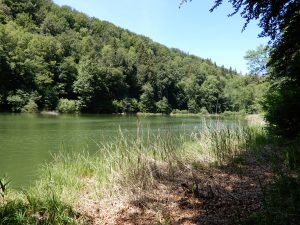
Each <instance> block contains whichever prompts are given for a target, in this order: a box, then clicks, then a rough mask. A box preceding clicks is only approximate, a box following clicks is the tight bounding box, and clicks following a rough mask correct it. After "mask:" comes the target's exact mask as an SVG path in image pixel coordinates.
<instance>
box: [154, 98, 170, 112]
mask: <svg viewBox="0 0 300 225" xmlns="http://www.w3.org/2000/svg"><path fill="white" fill-rule="evenodd" d="M155 106H156V110H157V112H158V113H164V114H170V113H171V111H172V109H171V107H170V105H169V103H168V99H167V98H166V97H163V99H162V100H160V101H158V102H156V103H155Z"/></svg>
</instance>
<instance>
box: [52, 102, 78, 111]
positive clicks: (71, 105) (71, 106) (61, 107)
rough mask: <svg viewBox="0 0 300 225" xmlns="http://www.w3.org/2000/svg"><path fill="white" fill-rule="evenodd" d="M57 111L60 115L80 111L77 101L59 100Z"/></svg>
mask: <svg viewBox="0 0 300 225" xmlns="http://www.w3.org/2000/svg"><path fill="white" fill-rule="evenodd" d="M57 110H58V112H61V113H76V112H79V111H80V103H79V101H78V100H69V99H59V102H58V105H57Z"/></svg>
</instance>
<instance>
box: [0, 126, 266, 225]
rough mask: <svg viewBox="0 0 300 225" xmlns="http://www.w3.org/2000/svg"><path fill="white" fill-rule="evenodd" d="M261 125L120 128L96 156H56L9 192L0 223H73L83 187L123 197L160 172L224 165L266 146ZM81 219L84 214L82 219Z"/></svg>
mask: <svg viewBox="0 0 300 225" xmlns="http://www.w3.org/2000/svg"><path fill="white" fill-rule="evenodd" d="M266 141H267V134H266V132H265V131H264V129H263V128H262V127H253V126H252V127H239V126H238V127H233V128H230V127H225V126H223V125H222V124H220V125H219V126H217V127H216V128H211V127H209V125H207V124H205V123H203V126H202V127H201V129H199V131H195V132H193V133H192V134H190V135H182V136H179V137H178V136H173V135H171V134H169V133H163V132H160V133H158V134H155V135H153V134H148V135H143V134H141V132H140V131H139V130H138V132H137V135H136V136H135V137H133V136H131V137H127V136H125V135H124V134H123V133H122V132H120V135H119V137H118V138H116V139H115V141H113V142H112V143H111V144H107V145H104V146H101V145H99V150H98V152H97V153H95V154H92V155H91V154H89V153H87V152H83V153H81V154H74V155H70V154H67V155H66V154H63V153H61V154H58V155H55V156H54V158H53V162H52V163H49V164H46V165H44V166H43V167H42V169H41V171H40V179H39V180H38V181H37V182H36V184H35V185H34V186H33V187H31V188H29V189H28V190H27V191H26V192H23V193H20V192H19V193H16V192H13V191H11V192H10V193H7V194H6V195H7V197H6V198H5V199H4V200H2V202H0V225H2V224H3V225H4V224H5V225H6V224H75V223H76V218H77V217H81V215H78V214H76V213H75V210H74V209H75V208H76V205H77V204H78V199H80V197H81V196H82V195H83V194H84V191H85V190H87V189H88V190H93V191H92V192H93V195H94V196H92V197H93V198H95V200H96V199H99V198H103V197H106V196H111V195H126V193H130V191H131V190H133V189H135V190H140V191H141V190H144V189H147V188H149V187H151V186H152V184H154V181H155V180H156V179H159V177H160V176H161V175H167V176H170V177H171V176H172V171H174V170H176V169H178V168H179V167H182V166H184V165H187V166H188V165H193V166H194V167H197V166H199V165H206V164H222V163H224V162H226V161H227V160H230V159H232V158H234V157H236V156H237V155H238V154H239V153H241V152H242V151H246V150H247V149H251V148H253V149H254V148H256V147H257V146H259V145H263V144H265V143H266ZM81 219H83V220H84V218H81Z"/></svg>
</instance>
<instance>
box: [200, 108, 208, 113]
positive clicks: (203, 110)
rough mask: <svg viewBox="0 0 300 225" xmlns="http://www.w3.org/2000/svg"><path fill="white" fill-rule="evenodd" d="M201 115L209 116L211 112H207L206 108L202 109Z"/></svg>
mask: <svg viewBox="0 0 300 225" xmlns="http://www.w3.org/2000/svg"><path fill="white" fill-rule="evenodd" d="M200 114H203V115H208V114H209V112H208V111H207V109H206V108H205V107H202V108H201V109H200Z"/></svg>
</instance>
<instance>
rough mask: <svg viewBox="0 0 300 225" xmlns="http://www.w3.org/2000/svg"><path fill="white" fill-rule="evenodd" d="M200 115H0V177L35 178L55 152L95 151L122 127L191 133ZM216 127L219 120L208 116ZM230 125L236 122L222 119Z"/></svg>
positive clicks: (17, 182) (18, 183) (23, 182)
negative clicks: (40, 168) (43, 164)
mask: <svg viewBox="0 0 300 225" xmlns="http://www.w3.org/2000/svg"><path fill="white" fill-rule="evenodd" d="M202 121H203V118H200V117H169V116H148V117H141V116H139V117H137V116H118V115H59V116H51V115H41V114H0V177H1V176H4V175H5V174H6V175H8V177H9V178H11V179H12V186H13V187H15V188H20V187H26V186H28V185H29V184H31V183H32V182H33V181H34V178H35V177H36V173H37V170H38V168H39V166H40V165H41V164H42V163H45V162H50V161H51V159H52V154H53V153H58V152H59V151H67V152H82V151H84V150H85V151H89V152H95V151H97V150H98V149H99V147H98V146H99V144H103V143H107V142H109V141H112V140H113V139H114V138H117V137H118V135H119V131H120V129H121V130H122V131H123V132H125V134H135V133H136V132H137V127H140V129H141V130H142V131H144V133H147V132H151V133H152V132H158V131H160V132H164V131H166V132H171V133H173V134H174V135H178V134H189V133H191V132H192V131H193V130H194V129H198V128H199V127H200V126H201V122H202ZM206 122H207V124H210V125H211V126H215V125H216V124H217V120H216V119H206ZM222 123H224V124H227V125H232V124H236V121H232V120H222Z"/></svg>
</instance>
